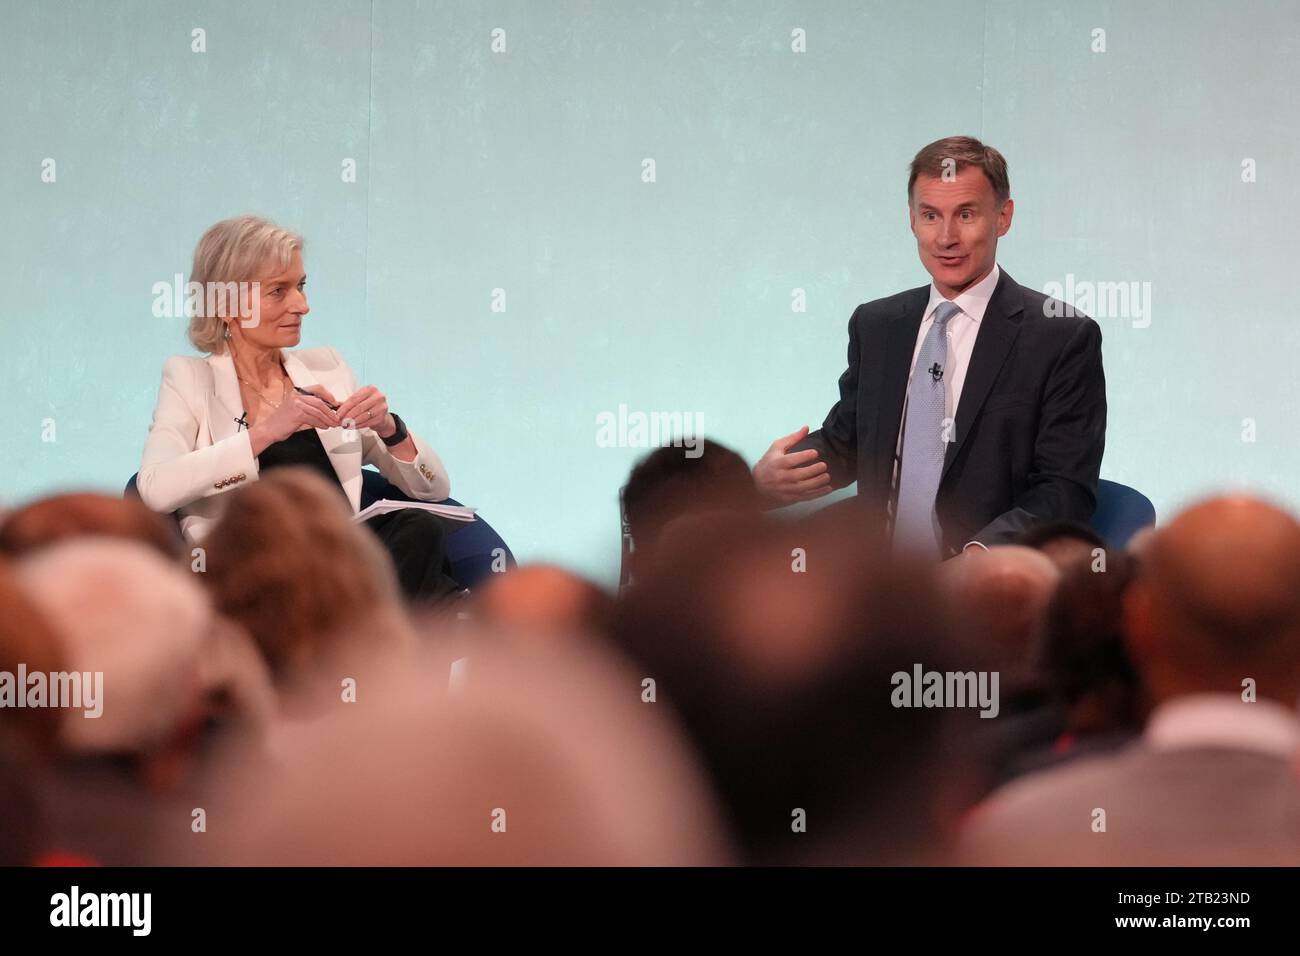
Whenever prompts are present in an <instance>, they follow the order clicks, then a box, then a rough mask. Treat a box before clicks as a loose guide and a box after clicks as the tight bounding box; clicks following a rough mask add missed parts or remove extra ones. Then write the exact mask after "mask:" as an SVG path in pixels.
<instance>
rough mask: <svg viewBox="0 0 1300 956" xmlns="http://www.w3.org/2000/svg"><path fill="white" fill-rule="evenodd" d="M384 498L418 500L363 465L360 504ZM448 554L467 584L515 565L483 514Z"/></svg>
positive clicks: (131, 485)
mask: <svg viewBox="0 0 1300 956" xmlns="http://www.w3.org/2000/svg"><path fill="white" fill-rule="evenodd" d="M123 494H124V495H126V496H127V497H129V498H139V496H140V495H139V492H137V491H136V476H135V475H132V476H131V480H130V481H128V482H127V483H126V488H125V490H124V491H123ZM382 498H388V499H390V500H394V501H414V500H416V499H414V498H412V497H411V496H410V495H408V494H406V493H405V492H403V491H402V489H400V488H398V487H397V486H396V485H394V484H393V483H392V482H390V481H389V480H388V479H387V478H385V477H384V476H383V475H381V474H380V473H379V472H377V471H375V470H374V469H372V468H363V469H361V507H362V508H365V507H367V506H369V505H371V504H373V503H374V502H376V501H379V500H380V499H382ZM443 503H444V504H449V505H458V504H460V502H459V501H456V500H455V499H454V498H448V499H446V501H445V502H443ZM173 518H175V515H173ZM178 526H179V521H178ZM447 558H448V560H449V561H450V562H451V573H452V576H453V577H454V578H455V579H456V580H457V581H459V582H460V583H461V585H462V586H463V587H467V588H473V587H476V586H478V585H479V584H481V583H483V581H484V580H485V579H486V578H487V576H488V575H490V574H491V573H492V566H493V564H494V563H496V562H497V561H498V560H504V562H505V567H507V568H513V567H515V566H516V564H515V556H514V554H513V553H512V552H511V551H510V547H509V545H507V544H506V543H505V540H504V539H503V538H502V537H501V535H499V534H497V532H496V529H495V528H493V527H492V526H491V525H490V524H488V523H487V522H486V521H484V520H483V517H482V516H481V515H480V516H477V517H476V518H475V519H474V520H473V521H470V522H466V524H465V526H464V527H463V528H458V529H457V530H455V531H453V532H452V533H451V534H450V535H448V536H447Z"/></svg>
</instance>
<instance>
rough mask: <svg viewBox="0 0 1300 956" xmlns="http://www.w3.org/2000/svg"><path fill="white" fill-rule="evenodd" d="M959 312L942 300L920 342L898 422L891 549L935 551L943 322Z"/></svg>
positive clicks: (943, 442)
mask: <svg viewBox="0 0 1300 956" xmlns="http://www.w3.org/2000/svg"><path fill="white" fill-rule="evenodd" d="M960 311H961V307H960V306H958V305H957V303H955V302H948V301H946V300H945V301H943V302H940V303H939V306H938V308H936V309H935V312H934V324H933V325H931V326H930V331H929V332H927V333H926V335H925V341H924V342H922V343H921V352H920V354H919V355H917V357H916V367H915V368H914V369H913V370H912V382H911V384H910V385H909V386H908V388H907V418H906V420H905V421H904V423H903V461H902V467H901V469H900V471H899V476H898V506H897V509H896V510H895V514H896V515H897V517H896V518H895V520H894V545H895V547H900V548H915V549H917V550H922V551H925V552H929V553H937V552H938V551H939V550H940V549H941V547H942V541H943V537H942V534H941V533H940V530H939V521H938V519H937V518H936V517H935V513H934V496H935V493H936V492H937V491H938V490H939V476H940V474H942V472H943V456H944V452H945V451H947V448H948V443H947V439H949V438H951V436H950V435H948V434H946V433H945V427H944V418H945V411H946V409H945V402H944V396H945V395H946V393H947V384H948V383H947V382H945V381H944V375H945V374H946V366H947V364H948V337H947V335H946V334H945V332H946V331H947V328H948V320H949V319H951V318H952V317H953V316H954V315H956V314H957V313H959V312H960Z"/></svg>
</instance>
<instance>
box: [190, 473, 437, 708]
mask: <svg viewBox="0 0 1300 956" xmlns="http://www.w3.org/2000/svg"><path fill="white" fill-rule="evenodd" d="M203 548H204V551H205V560H206V571H205V573H203V574H201V575H199V577H200V578H201V579H202V580H203V582H204V583H205V584H207V586H208V587H209V589H210V590H211V592H212V594H213V597H214V599H215V602H216V606H217V608H218V609H219V610H220V611H221V612H222V613H223V614H225V615H226V616H228V617H229V618H231V619H232V620H234V621H236V622H238V623H239V624H240V625H242V626H243V627H244V628H245V629H246V630H247V631H248V633H249V634H250V635H251V636H252V638H253V641H254V642H255V643H256V644H257V646H258V648H259V649H260V650H261V652H262V655H263V656H264V657H265V659H266V662H267V665H268V667H269V668H270V671H271V675H272V678H273V680H274V681H275V684H276V686H277V688H279V689H280V690H281V691H282V692H283V691H291V690H293V691H296V690H306V689H309V688H311V687H312V686H314V685H316V684H318V683H320V682H321V681H323V682H324V683H325V684H330V683H332V684H333V686H334V688H336V689H337V687H338V680H337V676H336V675H337V673H338V672H339V670H340V668H352V669H355V668H356V667H358V666H364V665H365V663H366V662H367V661H369V660H373V659H375V658H377V657H380V656H383V655H384V654H386V653H389V652H396V653H401V652H403V651H404V650H405V649H407V648H409V646H410V645H411V643H412V642H413V640H414V638H413V634H412V631H411V628H410V623H409V620H408V618H407V617H406V614H405V611H404V609H403V605H402V599H401V594H400V592H399V589H398V585H397V579H396V573H395V571H394V569H393V565H392V561H391V559H390V558H389V557H388V553H387V552H386V551H384V549H383V547H382V546H381V545H380V544H379V542H378V541H377V540H375V538H374V536H373V535H371V534H370V533H369V531H368V530H367V529H366V528H364V527H362V526H360V525H358V524H357V523H356V522H355V521H353V518H352V513H351V511H350V510H349V508H348V504H347V501H346V500H345V499H344V498H343V497H342V496H341V495H340V494H339V492H338V489H337V488H336V487H332V486H331V485H330V484H329V483H328V482H327V481H326V480H325V479H324V478H322V477H321V476H320V475H317V474H316V473H314V472H312V471H311V470H309V469H305V468H283V469H276V470H275V471H273V472H271V473H269V474H267V475H265V476H263V477H261V478H259V479H258V480H257V481H255V482H253V483H252V484H250V485H248V486H247V487H245V488H241V489H240V490H238V491H236V492H232V493H231V501H230V504H229V505H228V506H227V508H226V510H225V512H224V513H223V515H222V517H221V519H220V520H219V521H218V522H217V524H216V526H215V527H214V528H213V529H212V531H211V532H210V533H209V535H208V536H207V537H206V538H205V539H204V541H203ZM290 696H294V695H290Z"/></svg>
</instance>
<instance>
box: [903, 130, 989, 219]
mask: <svg viewBox="0 0 1300 956" xmlns="http://www.w3.org/2000/svg"><path fill="white" fill-rule="evenodd" d="M947 161H951V162H953V163H955V165H952V166H947V167H945V163H946V162H947ZM967 166H974V167H976V168H977V169H979V170H981V171H983V173H984V175H985V177H987V179H988V181H989V182H990V183H991V184H992V185H993V194H994V195H995V196H996V197H997V200H998V202H999V203H1003V202H1006V201H1007V200H1008V199H1010V198H1011V180H1010V179H1008V178H1007V161H1006V159H1005V158H1004V157H1003V155H1002V154H1001V153H999V152H998V151H997V150H996V149H994V148H993V147H992V146H985V145H984V144H983V143H981V142H980V141H979V140H977V139H976V138H975V137H974V136H946V137H944V138H943V139H936V140H935V141H934V142H933V143H931V144H930V145H929V146H923V147H922V148H921V151H920V152H919V153H917V154H916V156H915V158H913V160H912V169H911V174H910V175H909V176H908V177H907V201H908V202H911V201H912V187H913V186H915V185H916V177H917V176H942V175H943V174H944V172H945V169H950V170H951V172H953V173H956V172H958V171H960V170H962V169H964V168H965V167H967Z"/></svg>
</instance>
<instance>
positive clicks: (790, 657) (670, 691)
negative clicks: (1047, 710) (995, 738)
mask: <svg viewBox="0 0 1300 956" xmlns="http://www.w3.org/2000/svg"><path fill="white" fill-rule="evenodd" d="M947 634H948V627H947V622H946V620H945V619H944V617H943V615H942V611H941V608H940V605H939V602H938V601H937V600H936V599H935V594H934V591H933V584H932V581H931V577H930V571H929V570H928V569H927V566H925V565H923V564H918V565H915V566H914V565H911V564H910V563H907V562H893V563H891V562H887V561H886V560H885V559H884V550H883V548H882V547H881V546H880V545H879V543H876V542H873V540H872V539H871V538H870V537H869V535H868V534H867V532H865V531H864V530H862V529H861V528H859V527H857V526H856V525H855V524H854V523H853V522H848V521H843V520H840V521H837V522H834V523H831V522H826V521H818V520H815V519H813V520H806V521H800V522H792V523H791V522H782V521H764V520H761V519H756V518H745V517H741V516H735V515H715V516H710V517H706V518H701V519H700V520H699V521H698V522H696V523H695V524H693V525H691V526H689V527H679V528H677V529H674V533H672V534H670V535H668V536H667V537H666V538H665V540H664V541H663V542H662V545H661V547H660V548H659V549H658V550H657V551H656V553H655V554H654V558H653V561H652V562H651V563H650V565H649V567H648V568H647V571H646V575H645V578H644V580H643V581H642V582H641V583H640V584H639V585H638V587H637V588H635V589H633V590H631V591H629V592H628V593H627V595H626V597H625V599H624V602H623V605H622V607H621V610H620V618H619V623H618V626H617V628H616V636H617V641H618V643H619V645H620V646H621V648H622V649H623V650H624V651H625V652H626V653H628V654H629V655H630V656H631V658H632V659H633V660H634V661H635V662H636V667H638V668H639V674H640V675H642V685H643V687H644V688H648V690H647V691H646V693H653V694H655V695H657V697H655V699H656V700H657V701H658V702H659V703H658V704H657V706H667V707H671V708H672V709H673V710H674V711H675V712H676V713H677V714H678V715H679V716H680V719H681V720H682V722H683V724H684V726H685V727H686V729H687V732H688V734H689V736H690V738H691V739H692V741H693V742H694V744H695V746H696V747H697V748H698V750H699V752H700V754H701V756H702V759H703V761H704V763H705V766H706V767H707V769H708V771H709V773H710V775H711V777H712V779H713V781H714V783H715V785H716V787H717V789H718V791H719V794H720V796H721V799H722V802H723V804H724V807H725V810H726V812H727V814H728V816H729V819H730V822H731V825H732V826H733V827H734V829H735V833H736V836H737V839H738V841H739V843H740V845H741V848H742V851H743V853H744V856H745V859H746V860H747V861H749V862H763V863H791V862H800V863H811V862H836V863H838V862H843V863H891V862H925V861H930V860H934V859H939V858H942V855H943V853H944V852H945V851H946V847H947V845H948V840H949V838H950V836H951V833H952V831H953V829H954V828H955V819H956V814H957V812H958V811H959V810H960V808H961V807H962V806H963V805H964V802H965V799H966V797H965V794H964V793H963V792H961V791H960V790H959V789H958V788H959V786H962V785H966V784H970V785H971V786H972V787H975V786H977V784H976V783H975V782H974V780H973V779H972V778H974V777H975V776H976V775H975V774H974V773H966V772H964V770H963V768H964V767H965V766H966V765H965V762H964V761H965V756H966V751H964V750H963V748H962V747H961V746H960V745H959V744H958V740H960V739H961V738H960V736H959V735H958V734H956V733H955V731H956V730H957V729H958V727H959V725H961V724H962V723H963V722H964V720H965V718H966V716H972V715H973V714H974V712H973V711H970V712H967V713H966V714H961V715H959V714H954V712H953V711H952V710H946V709H926V708H915V709H913V708H903V707H896V706H894V703H893V697H894V691H895V690H896V689H897V686H898V685H897V684H896V683H895V677H896V675H899V674H900V673H902V674H905V675H907V677H908V678H910V677H911V675H912V674H913V669H914V667H915V666H917V665H920V666H922V667H923V668H924V669H925V670H927V671H928V670H939V671H945V670H950V669H952V668H951V667H949V666H948V664H947V662H948V660H949V658H950V657H955V656H956V655H955V648H954V647H953V645H952V643H951V642H950V641H948V640H946V635H947ZM961 669H964V668H961ZM647 682H653V683H647ZM805 822H806V832H802V829H801V828H802V826H803V824H804V823H805Z"/></svg>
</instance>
